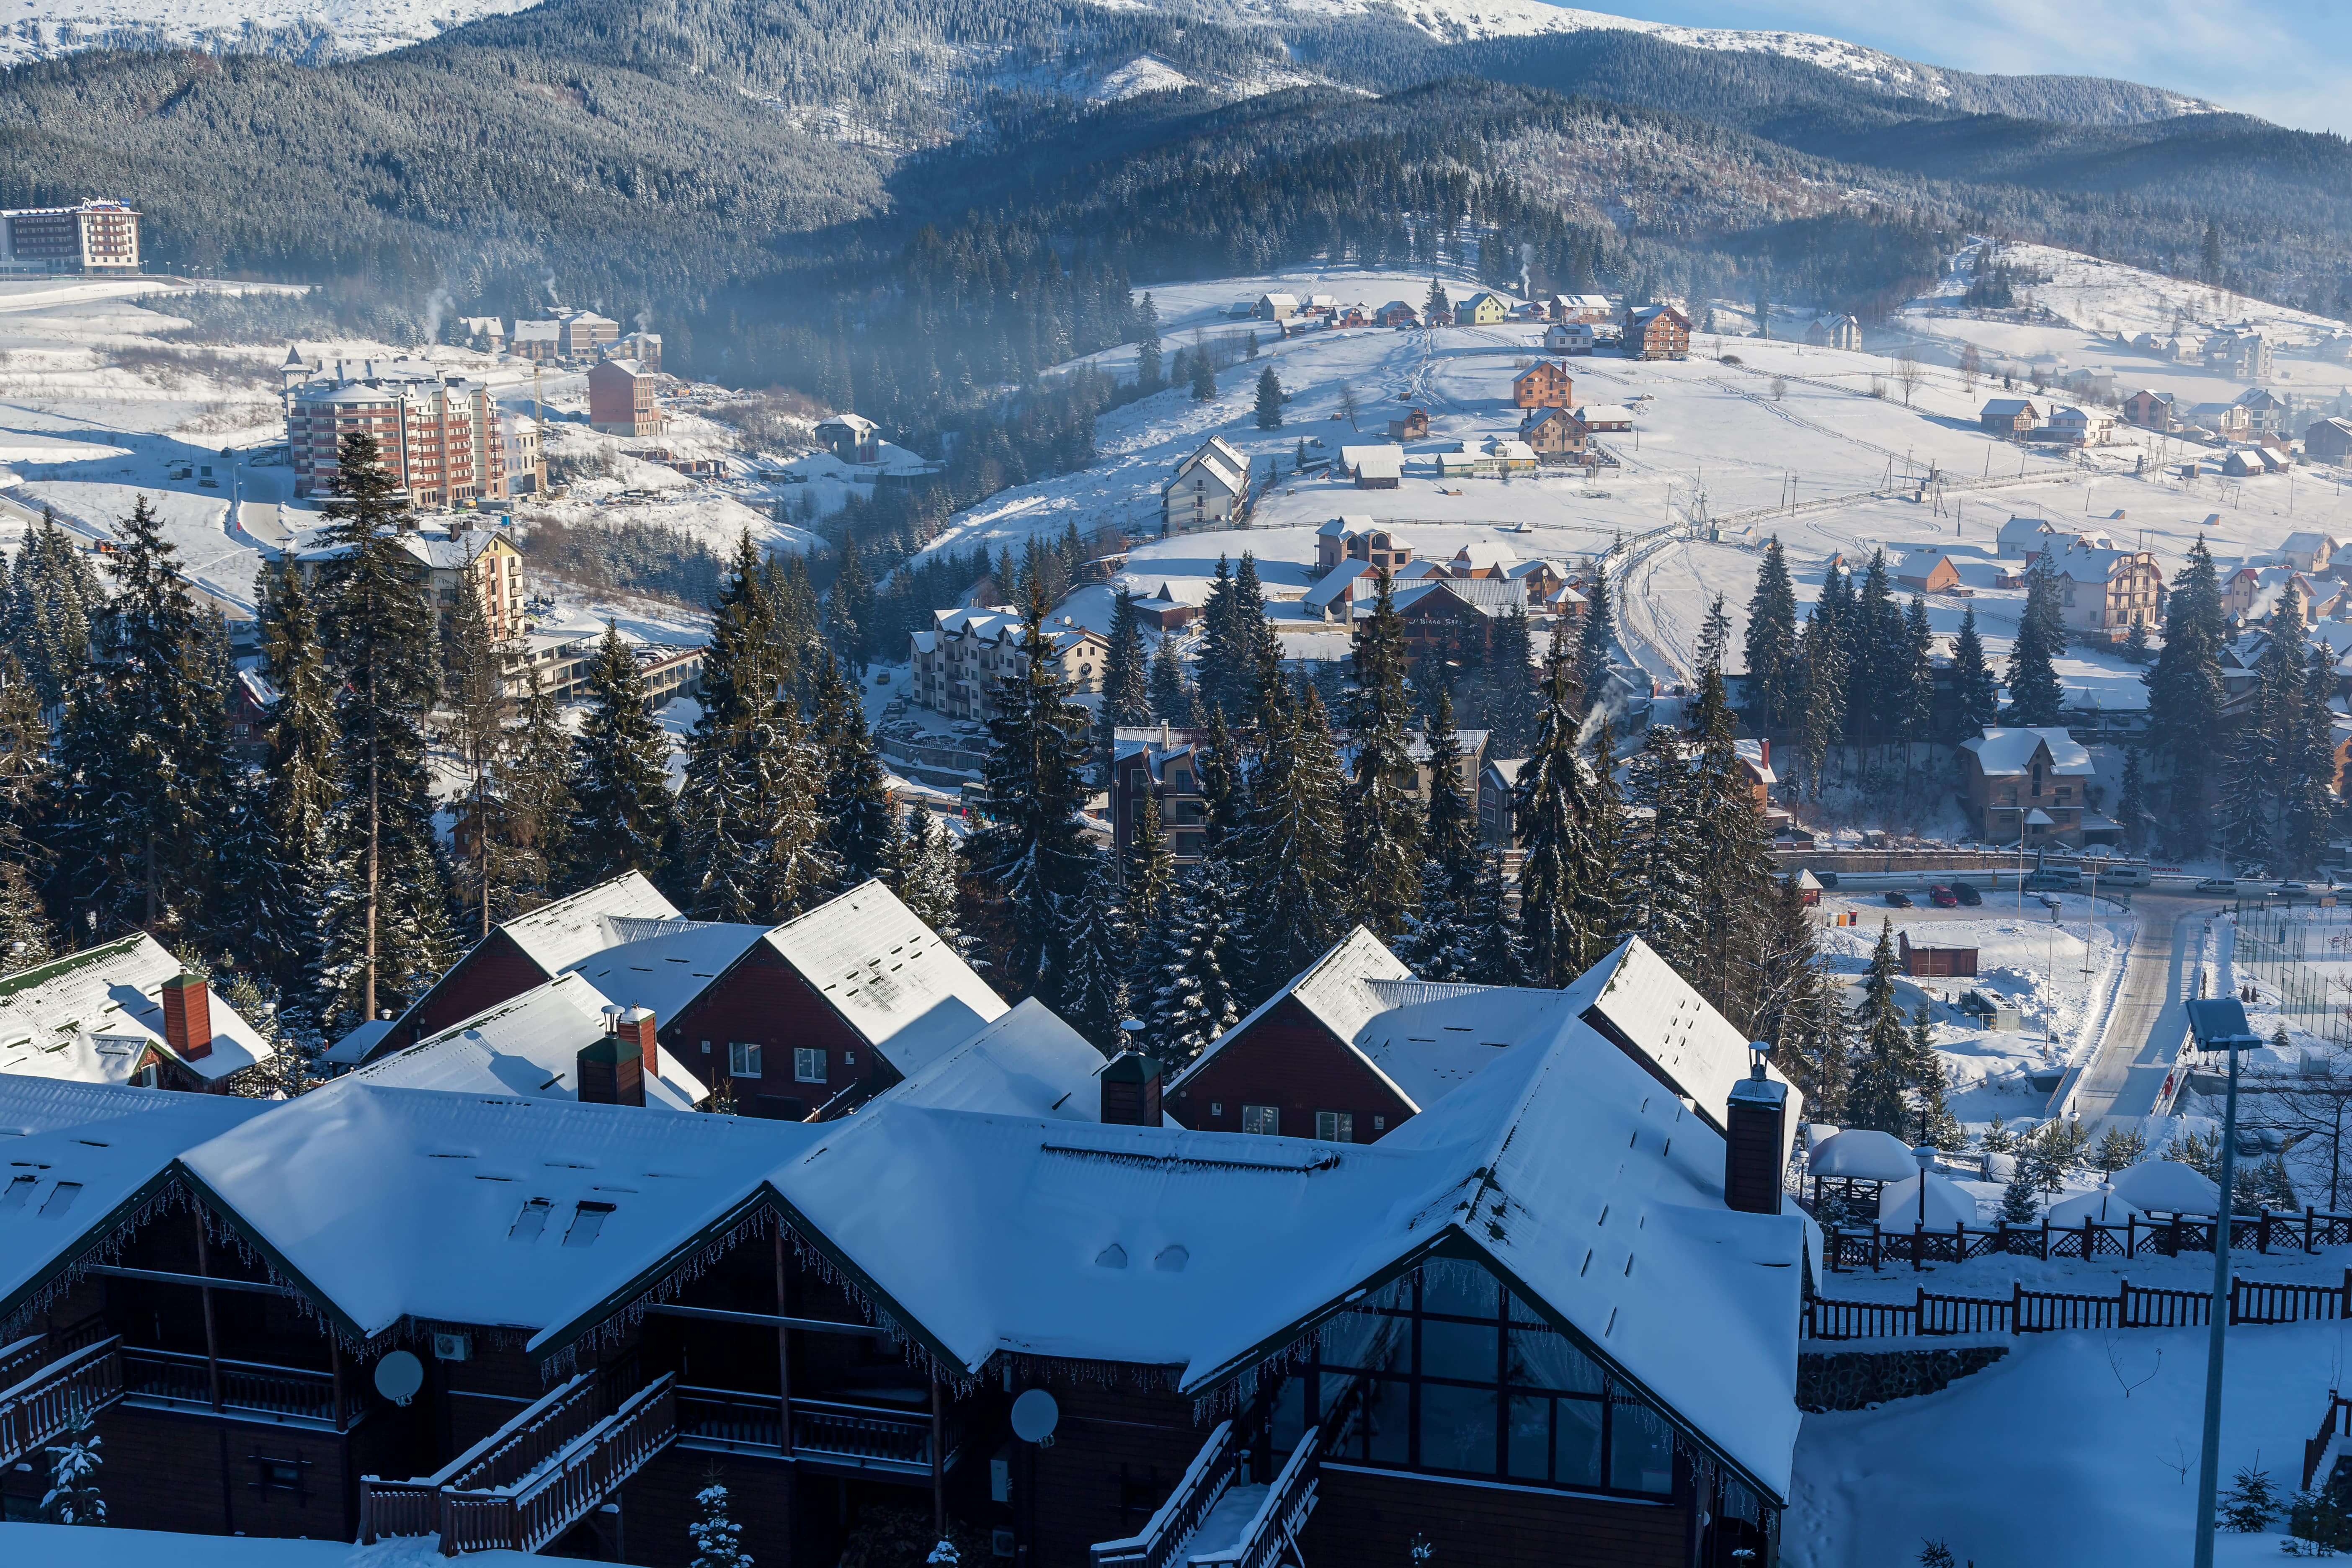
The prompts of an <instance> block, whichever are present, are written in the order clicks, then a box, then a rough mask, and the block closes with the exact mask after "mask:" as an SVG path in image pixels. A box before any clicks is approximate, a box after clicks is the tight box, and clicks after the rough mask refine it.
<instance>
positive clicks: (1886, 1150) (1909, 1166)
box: [1805, 1127, 1919, 1182]
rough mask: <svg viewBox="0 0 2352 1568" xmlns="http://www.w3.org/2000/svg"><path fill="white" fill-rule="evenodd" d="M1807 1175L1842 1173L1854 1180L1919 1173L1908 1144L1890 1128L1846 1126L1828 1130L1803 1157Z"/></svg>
mask: <svg viewBox="0 0 2352 1568" xmlns="http://www.w3.org/2000/svg"><path fill="white" fill-rule="evenodd" d="M1805 1173H1806V1174H1807V1175H1809V1176H1843V1177H1846V1178H1848V1179H1850V1180H1853V1181H1858V1182H1900V1181H1906V1180H1908V1179H1909V1178H1911V1177H1913V1176H1916V1175H1917V1174H1918V1173H1919V1166H1918V1164H1917V1163H1916V1162H1915V1161H1914V1160H1913V1159H1912V1158H1911V1149H1910V1146H1909V1145H1908V1144H1906V1143H1905V1142H1903V1140H1902V1139H1900V1138H1897V1137H1896V1136H1895V1134H1894V1133H1892V1132H1880V1131H1875V1130H1874V1129H1871V1128H1868V1127H1849V1128H1847V1129H1846V1130H1845V1131H1843V1132H1832V1133H1831V1134H1830V1135H1829V1136H1828V1137H1826V1138H1824V1139H1822V1140H1821V1142H1817V1143H1815V1144H1814V1145H1813V1147H1812V1152H1811V1153H1810V1154H1809V1155H1808V1156H1807V1157H1806V1160H1805Z"/></svg>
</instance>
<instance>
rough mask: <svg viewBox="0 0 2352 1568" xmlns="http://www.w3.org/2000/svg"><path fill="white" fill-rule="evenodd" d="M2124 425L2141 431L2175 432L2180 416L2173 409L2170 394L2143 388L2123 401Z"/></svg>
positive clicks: (2178, 425)
mask: <svg viewBox="0 0 2352 1568" xmlns="http://www.w3.org/2000/svg"><path fill="white" fill-rule="evenodd" d="M2124 423H2125V424H2126V425H2137V426H2139V427H2140V428H2141V429H2143V430H2177V429H2179V427H2180V416H2179V413H2178V412H2177V411H2176V410H2175V409H2174V407H2173V399H2172V394H2170V393H2168V392H2152V391H2150V390H2149V389H2148V388H2147V387H2145V386H2143V387H2141V388H2140V389H2139V390H2138V391H2137V392H2135V393H2133V394H2132V395H2130V396H2129V397H2126V398H2125V399H2124Z"/></svg>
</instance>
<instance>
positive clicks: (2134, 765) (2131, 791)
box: [2116, 746, 2154, 855]
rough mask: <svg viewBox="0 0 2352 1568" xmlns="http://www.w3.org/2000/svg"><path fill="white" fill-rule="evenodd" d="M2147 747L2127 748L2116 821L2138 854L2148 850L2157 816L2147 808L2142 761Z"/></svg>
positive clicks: (2145, 780) (2130, 849)
mask: <svg viewBox="0 0 2352 1568" xmlns="http://www.w3.org/2000/svg"><path fill="white" fill-rule="evenodd" d="M2144 751H2145V748H2143V747H2140V746H2130V747H2127V748H2126V750H2125V752H2124V778H2123V786H2122V789H2121V790H2120V792H2119V794H2118V796H2117V798H2116V821H2117V822H2118V823H2120V824H2121V825H2122V826H2123V830H2124V847H2125V848H2126V849H2127V850H2129V851H2130V852H2131V853H2132V854H2135V855H2143V854H2146V853H2147V846H2148V837H2149V832H2150V830H2151V828H2152V827H2153V826H2154V819H2153V817H2152V816H2151V815H2150V814H2149V811H2148V808H2147V772H2146V766H2145V764H2144V763H2142V762H2141V757H2142V754H2143V752H2144Z"/></svg>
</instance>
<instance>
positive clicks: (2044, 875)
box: [2025, 871, 2080, 893]
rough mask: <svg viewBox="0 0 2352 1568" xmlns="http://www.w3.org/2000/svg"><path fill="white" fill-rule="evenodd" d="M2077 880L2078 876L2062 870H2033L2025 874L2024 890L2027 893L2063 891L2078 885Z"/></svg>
mask: <svg viewBox="0 0 2352 1568" xmlns="http://www.w3.org/2000/svg"><path fill="white" fill-rule="evenodd" d="M2079 881H2080V879H2079V878H2075V877H2070V876H2068V875H2067V874H2066V873H2065V872H2063V871H2033V872H2030V873H2028V874H2027V876H2026V879H2025V890H2026V891H2027V892H2029V893H2033V892H2063V891H2065V890H2066V889H2070V888H2073V887H2075V886H2076V885H2078V883H2079Z"/></svg>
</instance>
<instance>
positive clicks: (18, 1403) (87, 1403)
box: [0, 1339, 122, 1465]
mask: <svg viewBox="0 0 2352 1568" xmlns="http://www.w3.org/2000/svg"><path fill="white" fill-rule="evenodd" d="M121 1397H122V1357H121V1341H120V1340H113V1339H106V1340H100V1341H99V1342H96V1343H95V1344H89V1345H84V1346H83V1347H82V1348H81V1349H79V1350H78V1351H75V1352H73V1353H72V1354H70V1355H65V1356H60V1357H59V1358H58V1359H57V1360H56V1361H53V1362H51V1363H48V1365H47V1366H45V1367H42V1368H41V1369H40V1370H39V1371H37V1372H36V1373H33V1374H32V1375H31V1376H30V1377H27V1378H26V1379H25V1380H24V1381H23V1382H21V1383H18V1384H16V1385H15V1386H14V1387H11V1388H7V1389H5V1390H0V1465H13V1464H15V1463H16V1462H17V1461H18V1460H19V1459H21V1458H24V1457H25V1456H26V1454H29V1453H31V1452H33V1451H34V1450H35V1449H37V1448H38V1447H40V1446H41V1445H42V1444H44V1443H47V1442H50V1441H53V1440H54V1439H56V1438H57V1437H58V1436H61V1435H63V1434H64V1433H66V1432H67V1431H69V1430H70V1429H71V1428H72V1426H73V1425H74V1423H75V1422H77V1421H79V1420H80V1419H81V1417H83V1416H84V1415H94V1414H96V1413H97V1412H98V1411H100V1410H102V1409H104V1408H105V1407H106V1406H107V1405H111V1404H113V1403H114V1402H115V1401H116V1400H118V1399H120V1398H121Z"/></svg>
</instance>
